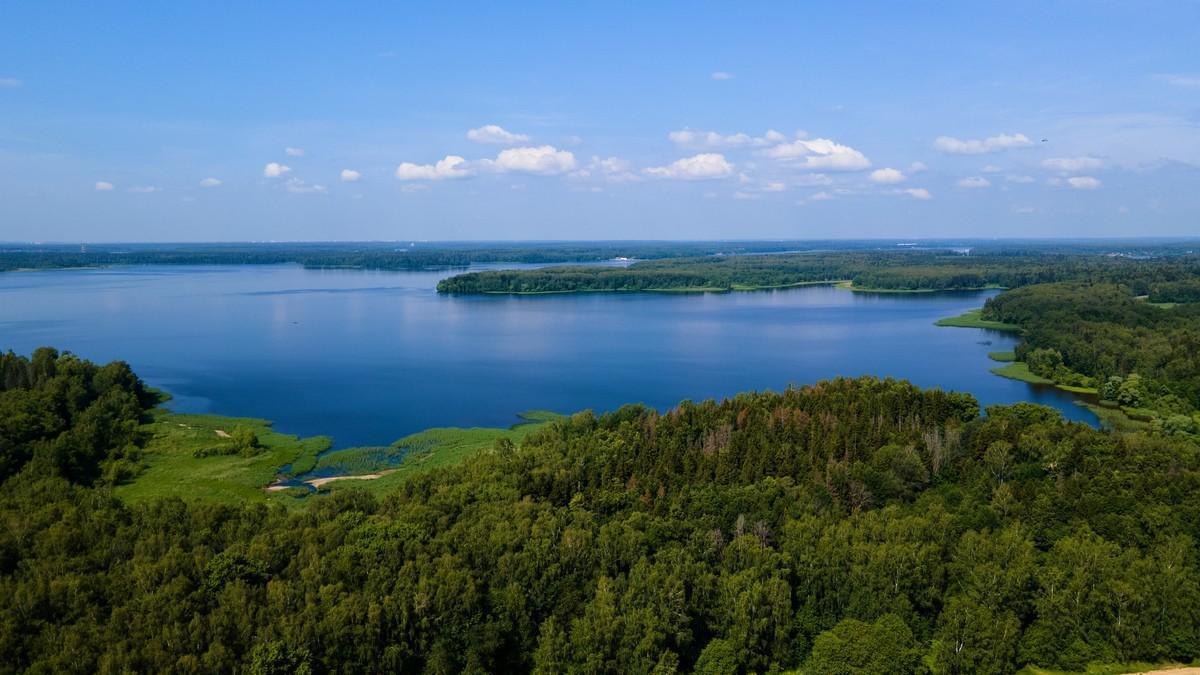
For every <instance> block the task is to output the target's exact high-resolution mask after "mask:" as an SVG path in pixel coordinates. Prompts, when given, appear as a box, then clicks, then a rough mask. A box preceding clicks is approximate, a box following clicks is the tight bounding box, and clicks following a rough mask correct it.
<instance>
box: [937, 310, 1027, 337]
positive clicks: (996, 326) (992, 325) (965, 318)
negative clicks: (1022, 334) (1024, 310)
mask: <svg viewBox="0 0 1200 675" xmlns="http://www.w3.org/2000/svg"><path fill="white" fill-rule="evenodd" d="M982 313H983V309H982V308H980V309H969V310H967V311H966V312H964V313H963V314H962V315H961V316H951V317H947V318H945V319H938V320H937V321H935V322H934V324H935V325H938V326H948V327H951V328H986V329H989V330H1002V331H1008V332H1012V333H1015V332H1018V331H1020V330H1021V327H1020V326H1017V325H1016V324H1011V323H1004V322H1003V321H988V320H987V319H984V318H982V317H981V314H982Z"/></svg>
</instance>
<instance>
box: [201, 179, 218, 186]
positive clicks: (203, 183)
mask: <svg viewBox="0 0 1200 675" xmlns="http://www.w3.org/2000/svg"><path fill="white" fill-rule="evenodd" d="M220 184H221V179H220V178H211V177H210V178H205V179H203V180H201V181H200V187H203V188H212V187H217V186H218V185H220Z"/></svg>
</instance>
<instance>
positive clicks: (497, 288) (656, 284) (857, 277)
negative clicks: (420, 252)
mask: <svg viewBox="0 0 1200 675" xmlns="http://www.w3.org/2000/svg"><path fill="white" fill-rule="evenodd" d="M1198 273H1200V257H1197V256H1194V255H1178V256H1171V257H1162V258H1154V259H1134V258H1129V257H1123V256H1106V255H1095V254H1091V253H1088V254H1082V253H1080V254H1009V253H1003V252H1000V253H992V254H984V255H964V254H961V253H955V252H953V251H898V252H897V251H893V252H847V251H835V252H813V253H797V254H780V255H743V256H710V257H705V258H684V259H670V260H651V261H645V262H639V263H635V264H633V265H630V266H629V267H626V268H612V267H550V268H542V269H533V270H499V271H485V272H471V273H467V274H460V275H457V276H454V277H451V278H448V279H444V280H442V281H441V282H439V284H438V290H439V291H440V292H443V293H463V294H470V293H554V292H580V291H648V290H689V289H694V290H700V289H712V290H735V289H738V288H771V287H782V286H788V285H795V284H801V283H809V282H820V281H852V282H853V285H854V286H855V287H857V288H860V289H885V290H912V291H923V290H959V289H971V288H985V287H1005V288H1016V287H1019V286H1027V285H1030V284H1039V283H1047V282H1054V281H1065V280H1074V279H1096V280H1112V281H1119V282H1124V283H1133V284H1137V285H1138V287H1139V289H1142V290H1143V291H1144V292H1149V288H1150V287H1151V285H1152V284H1158V285H1159V286H1158V287H1163V288H1165V287H1167V286H1164V285H1163V284H1164V283H1166V282H1178V281H1181V280H1187V279H1192V278H1194V277H1195V276H1196V275H1197V274H1198Z"/></svg>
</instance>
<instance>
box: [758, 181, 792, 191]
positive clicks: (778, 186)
mask: <svg viewBox="0 0 1200 675" xmlns="http://www.w3.org/2000/svg"><path fill="white" fill-rule="evenodd" d="M784 190H787V186H786V185H784V184H783V183H780V182H778V181H775V182H771V183H767V184H766V185H764V186H763V187H762V191H763V192H783V191H784Z"/></svg>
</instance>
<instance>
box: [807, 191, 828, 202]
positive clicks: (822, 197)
mask: <svg viewBox="0 0 1200 675" xmlns="http://www.w3.org/2000/svg"><path fill="white" fill-rule="evenodd" d="M830 199H833V195H831V194H829V193H828V192H826V191H824V190H821V191H820V192H818V193H816V194H814V195H813V196H811V197H809V200H811V201H814V202H827V201H829V200H830Z"/></svg>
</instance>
